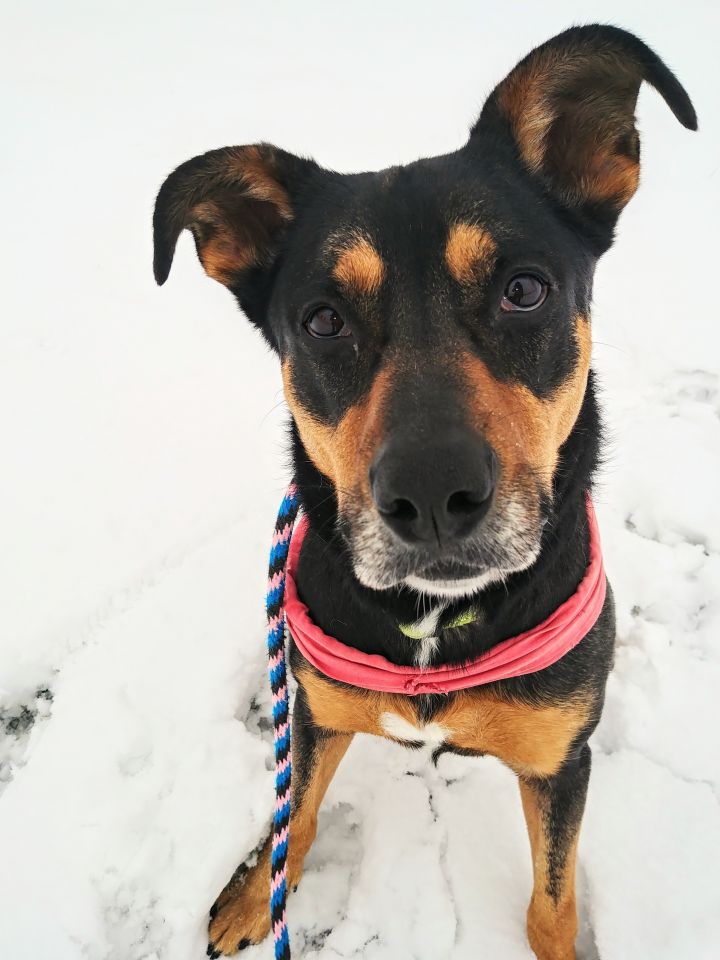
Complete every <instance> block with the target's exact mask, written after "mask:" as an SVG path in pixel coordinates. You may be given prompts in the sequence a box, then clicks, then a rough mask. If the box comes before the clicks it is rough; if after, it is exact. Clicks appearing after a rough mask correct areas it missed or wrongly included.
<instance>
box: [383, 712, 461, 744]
mask: <svg viewBox="0 0 720 960" xmlns="http://www.w3.org/2000/svg"><path fill="white" fill-rule="evenodd" d="M380 724H381V726H382V728H383V730H384V731H385V733H386V734H387V735H388V736H389V737H395V739H396V740H412V741H413V742H414V743H417V742H420V743H444V742H445V741H446V740H447V738H448V736H449V735H450V731H449V730H446V729H445V727H443V726H442V724H439V723H426V724H425V725H424V726H422V727H416V726H415V724H414V723H410V722H409V720H405V719H404V717H401V716H399V715H398V714H397V713H392V711H390V710H388V711H387V712H386V713H383V714H382V715H381V717H380Z"/></svg>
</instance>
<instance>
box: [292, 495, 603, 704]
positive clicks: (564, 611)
mask: <svg viewBox="0 0 720 960" xmlns="http://www.w3.org/2000/svg"><path fill="white" fill-rule="evenodd" d="M587 503H588V523H589V526H590V563H589V564H588V568H587V570H586V572H585V576H584V577H583V579H582V580H581V582H580V585H579V586H578V588H577V590H576V591H575V593H574V594H573V595H572V596H571V597H570V598H569V599H568V600H566V601H565V602H564V603H561V604H560V606H559V607H558V608H557V610H556V611H555V612H554V613H551V614H550V616H549V617H548V618H547V620H544V621H543V622H542V623H540V624H538V626H536V627H533V628H532V629H531V630H526V631H525V633H520V634H518V636H516V637H510V638H509V639H508V640H503V641H502V642H501V643H498V644H497V645H496V646H494V647H492V649H490V650H488V651H486V652H485V653H483V654H482V655H481V656H479V657H478V658H477V659H476V660H471V661H470V662H469V663H465V664H462V665H460V666H439V667H423V668H420V667H403V666H398V665H397V664H395V663H391V662H390V660H387V659H386V658H385V657H383V656H380V655H379V654H371V653H362V651H360V650H356V649H354V648H353V647H348V646H346V644H344V643H341V642H340V641H339V640H336V639H335V638H334V637H329V636H328V635H327V634H326V633H324V632H323V631H322V630H321V629H320V627H318V626H317V624H315V623H313V621H312V619H311V617H310V613H309V611H308V608H307V606H306V605H305V604H304V603H303V602H302V600H301V599H300V598H299V597H298V593H297V587H296V584H295V572H296V570H297V565H298V561H299V559H300V549H301V547H302V543H303V540H304V539H305V534H306V533H307V530H308V519H307V517H302V519H301V520H300V522H299V523H298V526H297V528H296V530H295V533H294V535H293V538H292V543H291V544H290V553H289V556H288V566H287V584H286V588H285V589H286V594H285V614H286V616H287V623H288V627H289V628H290V633H291V634H292V637H293V639H294V640H295V643H296V644H297V645H298V647H299V649H300V652H301V653H302V654H303V656H304V657H305V658H306V660H309V661H310V663H311V664H312V665H313V666H314V667H316V668H317V669H318V670H319V671H320V673H323V674H325V676H326V677H331V678H332V679H333V680H340V681H342V682H343V683H348V684H350V685H352V686H353V687H361V688H362V689H365V690H378V691H381V692H383V693H404V694H407V695H409V696H417V695H418V694H420V693H451V692H452V691H455V690H465V689H467V688H468V687H477V686H480V685H481V684H484V683H493V682H494V681H496V680H507V679H508V678H510V677H520V676H523V675H524V674H527V673H536V672H537V671H538V670H544V669H545V667H549V666H551V665H552V664H553V663H557V661H558V660H560V659H561V658H562V657H564V656H565V654H566V653H568V652H569V651H570V650H572V649H573V647H575V646H577V644H578V643H580V641H581V640H582V639H583V637H584V636H585V634H586V633H588V631H589V630H590V629H591V627H593V626H594V624H595V622H596V620H597V618H598V617H599V616H600V611H601V610H602V607H603V603H604V602H605V591H606V588H607V583H606V580H605V571H604V569H603V562H602V552H601V549H600V532H599V530H598V525H597V519H596V517H595V511H594V510H593V507H592V504H591V502H590V500H589V499H588V502H587Z"/></svg>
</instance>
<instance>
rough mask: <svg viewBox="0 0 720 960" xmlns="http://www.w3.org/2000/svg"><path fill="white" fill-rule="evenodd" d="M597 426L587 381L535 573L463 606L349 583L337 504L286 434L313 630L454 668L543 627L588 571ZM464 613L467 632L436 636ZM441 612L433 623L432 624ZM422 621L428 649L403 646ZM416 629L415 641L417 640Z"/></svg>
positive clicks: (405, 659)
mask: <svg viewBox="0 0 720 960" xmlns="http://www.w3.org/2000/svg"><path fill="white" fill-rule="evenodd" d="M600 432H601V431H600V423H599V414H598V410H597V404H596V401H595V394H594V390H593V385H592V379H591V380H590V382H589V383H588V388H587V392H586V396H585V400H584V403H583V407H582V409H581V411H580V415H579V417H578V420H577V422H576V424H575V427H574V429H573V431H572V433H571V435H570V437H569V438H568V440H567V442H566V443H565V445H564V447H563V448H562V450H561V454H560V459H559V462H558V466H557V470H556V481H555V486H554V492H553V508H552V522H551V523H549V524H547V526H546V528H545V530H544V532H543V538H542V544H541V550H540V555H539V556H538V559H537V560H536V561H535V563H534V564H533V565H532V566H531V567H530V568H529V569H528V570H525V571H522V572H520V573H517V574H513V575H511V576H510V577H508V578H507V580H506V581H505V582H504V583H499V584H493V585H490V586H488V587H487V588H486V589H485V590H483V591H481V592H480V593H478V594H476V595H475V596H473V597H472V599H471V600H470V599H468V598H464V599H457V600H451V601H447V600H434V601H433V600H430V599H429V598H427V597H425V598H422V597H421V596H420V595H419V594H417V593H415V592H414V591H412V590H410V589H408V588H402V589H400V588H398V589H391V590H383V591H375V590H370V589H368V588H366V587H364V586H363V585H362V584H361V583H360V582H359V581H358V580H357V578H356V577H355V574H354V573H353V570H352V564H351V561H350V557H349V555H348V549H347V547H346V545H345V543H344V542H343V541H342V539H341V538H340V536H339V534H338V533H337V522H336V521H337V502H336V500H335V496H334V492H333V487H332V485H331V483H330V481H328V480H327V478H325V477H323V475H322V474H321V473H320V472H319V471H318V470H317V468H316V467H315V466H314V464H313V463H312V461H311V460H310V459H309V457H308V456H307V453H306V452H305V449H304V447H303V445H302V441H301V440H300V438H299V436H298V434H297V431H296V430H294V431H293V446H294V461H295V477H296V480H297V483H298V486H299V489H300V495H301V499H302V503H303V506H304V509H305V511H306V513H307V515H308V518H309V521H310V530H309V531H308V535H307V537H306V540H305V543H304V545H303V552H302V560H301V564H300V569H299V570H298V577H297V579H298V589H299V592H300V595H301V597H302V599H303V600H304V602H305V603H306V604H307V605H308V607H309V610H310V614H311V616H312V618H313V620H314V621H315V622H316V623H317V624H318V626H320V627H321V628H322V629H323V630H324V631H325V632H326V633H328V634H329V635H331V636H334V637H337V639H338V640H341V641H342V642H343V643H345V644H348V645H349V646H352V647H356V648H357V649H359V650H362V651H364V652H365V653H379V654H382V655H383V656H385V657H387V659H389V660H391V661H392V662H394V663H398V664H406V665H413V664H420V665H422V666H429V665H433V666H434V665H437V664H441V663H461V662H463V661H467V660H470V659H473V658H475V657H478V656H479V655H480V654H481V653H483V652H484V651H485V650H488V649H490V648H491V647H493V646H494V645H495V644H496V643H498V642H500V641H501V640H503V639H505V638H507V637H509V636H514V635H516V634H518V633H521V632H523V631H525V630H528V629H530V628H531V627H533V626H535V625H536V624H538V623H540V622H542V621H543V620H544V619H545V618H546V617H548V616H549V615H550V614H551V613H552V612H553V611H554V610H555V609H557V607H558V606H559V605H560V604H561V603H562V602H563V601H564V600H566V599H567V598H568V597H569V596H570V595H571V594H572V593H573V592H574V591H575V589H576V588H577V586H578V584H579V582H580V580H581V579H582V577H583V574H584V573H585V569H586V567H587V564H588V527H587V511H586V503H585V498H586V494H587V491H588V490H589V488H590V484H591V481H592V475H593V472H594V470H595V467H596V465H597V460H598V447H599V436H600ZM471 605H472V611H473V622H470V623H467V624H466V625H464V626H455V627H451V628H449V629H444V628H443V624H448V623H450V622H451V621H452V620H453V619H455V618H458V617H461V618H463V619H466V617H465V614H466V612H467V611H468V609H469V608H470V606H471ZM438 610H439V611H440V612H439V615H438V616H437V618H434V617H433V614H435V613H436V611H438ZM425 615H429V617H428V623H430V621H432V620H433V619H436V621H437V622H436V623H434V624H431V625H432V630H428V631H427V632H428V634H430V635H431V636H432V635H433V630H434V631H435V634H434V639H433V640H432V641H428V642H424V641H423V640H420V639H417V638H416V637H412V636H408V635H407V631H405V632H404V631H403V629H401V625H403V626H406V625H409V624H418V623H419V622H420V621H421V620H422V619H423V617H424V616H425ZM422 629H423V625H421V627H420V630H419V631H418V632H422Z"/></svg>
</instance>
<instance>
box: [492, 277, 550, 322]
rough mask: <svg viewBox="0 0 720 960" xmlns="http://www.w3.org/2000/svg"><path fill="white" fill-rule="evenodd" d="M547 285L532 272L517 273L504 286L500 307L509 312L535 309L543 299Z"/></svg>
mask: <svg viewBox="0 0 720 960" xmlns="http://www.w3.org/2000/svg"><path fill="white" fill-rule="evenodd" d="M547 291H548V285H547V283H545V281H544V280H541V279H540V277H536V276H534V275H533V274H532V273H518V274H517V276H515V277H513V278H512V280H511V281H510V283H508V285H507V286H506V287H505V293H504V294H503V298H502V300H501V301H500V309H501V310H505V311H507V312H508V313H511V312H513V311H516V310H535V308H536V307H539V306H540V304H541V303H543V301H544V300H545V297H546V296H547Z"/></svg>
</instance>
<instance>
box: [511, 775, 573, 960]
mask: <svg viewBox="0 0 720 960" xmlns="http://www.w3.org/2000/svg"><path fill="white" fill-rule="evenodd" d="M520 796H521V798H522V805H523V812H524V814H525V822H526V823H527V830H528V836H529V838H530V850H531V852H532V862H533V893H532V898H531V900H530V906H529V908H528V915H527V933H528V940H529V942H530V946H531V947H532V949H533V951H534V953H535V956H536V957H537V958H538V960H575V938H576V936H577V926H578V924H577V906H576V902H575V865H576V857H577V841H578V831H579V825H578V827H577V829H576V833H575V836H574V837H573V838H571V839H570V843H569V848H568V850H567V853H566V856H565V862H564V866H563V871H562V877H561V878H560V889H559V890H558V897H557V900H555V899H553V898H552V897H551V896H550V895H549V893H548V887H549V871H548V863H549V850H548V840H547V826H548V816H549V812H548V810H547V809H546V806H545V803H544V802H543V799H542V798H541V796H540V795H539V793H538V791H537V790H536V788H535V786H534V785H533V784H532V783H527V782H526V781H524V780H522V779H521V780H520Z"/></svg>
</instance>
